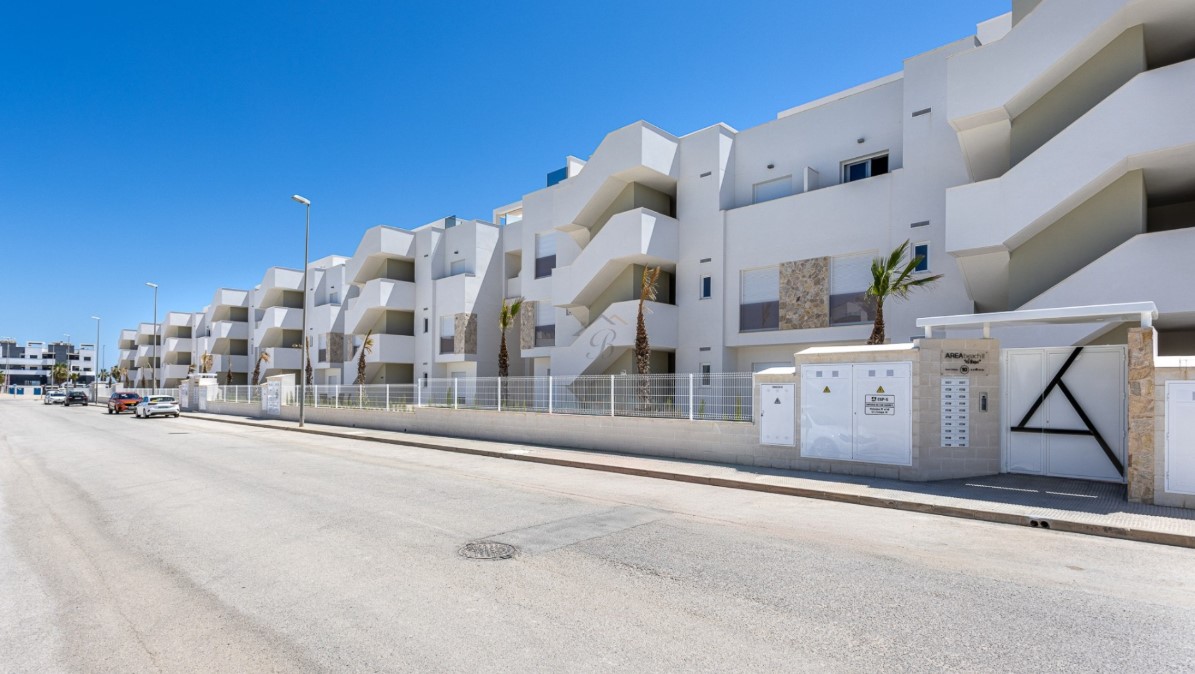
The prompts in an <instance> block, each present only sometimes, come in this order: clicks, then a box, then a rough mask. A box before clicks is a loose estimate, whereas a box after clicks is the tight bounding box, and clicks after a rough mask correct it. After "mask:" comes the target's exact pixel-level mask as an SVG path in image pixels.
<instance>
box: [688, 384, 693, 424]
mask: <svg viewBox="0 0 1195 674" xmlns="http://www.w3.org/2000/svg"><path fill="white" fill-rule="evenodd" d="M692 420H693V373H692V372H690V373H689V421H692Z"/></svg>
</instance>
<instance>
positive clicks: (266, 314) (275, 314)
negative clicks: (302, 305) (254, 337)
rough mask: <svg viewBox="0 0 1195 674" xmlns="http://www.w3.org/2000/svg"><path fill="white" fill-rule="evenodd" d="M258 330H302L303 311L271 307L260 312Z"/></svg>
mask: <svg viewBox="0 0 1195 674" xmlns="http://www.w3.org/2000/svg"><path fill="white" fill-rule="evenodd" d="M258 314H259V316H260V318H258V320H257V330H258V331H259V332H260V331H263V330H302V329H303V310H302V309H298V308H294V307H270V308H269V309H265V310H259V312H258Z"/></svg>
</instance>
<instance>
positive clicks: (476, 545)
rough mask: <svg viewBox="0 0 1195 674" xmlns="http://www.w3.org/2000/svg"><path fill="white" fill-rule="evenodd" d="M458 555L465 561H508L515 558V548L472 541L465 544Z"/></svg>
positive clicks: (492, 542) (489, 542)
mask: <svg viewBox="0 0 1195 674" xmlns="http://www.w3.org/2000/svg"><path fill="white" fill-rule="evenodd" d="M460 555H461V557H465V558H467V559H510V558H511V557H514V556H515V546H513V545H507V544H506V543H496V542H494V541H473V542H471V543H465V545H464V546H463V547H462V548H461V549H460Z"/></svg>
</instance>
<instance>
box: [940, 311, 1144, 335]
mask: <svg viewBox="0 0 1195 674" xmlns="http://www.w3.org/2000/svg"><path fill="white" fill-rule="evenodd" d="M1157 317H1158V307H1157V305H1155V304H1154V303H1153V302H1123V303H1120V304H1093V305H1091V306H1085V307H1057V308H1053V309H1018V310H1016V311H996V312H993V313H990V314H961V315H958V316H933V317H929V318H918V319H917V327H919V328H925V337H926V338H927V339H929V338H932V337H933V336H934V328H980V327H982V328H983V336H984V339H987V338H989V337H991V336H992V335H991V327H992V326H993V325H1041V324H1043V323H1054V324H1062V323H1124V322H1127V321H1137V320H1139V321H1141V327H1143V328H1148V327H1151V326H1152V325H1153V321H1154V319H1155V318H1157Z"/></svg>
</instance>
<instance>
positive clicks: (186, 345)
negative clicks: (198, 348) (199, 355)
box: [162, 337, 194, 354]
mask: <svg viewBox="0 0 1195 674" xmlns="http://www.w3.org/2000/svg"><path fill="white" fill-rule="evenodd" d="M193 346H194V340H192V339H191V338H190V337H167V338H166V339H165V340H163V341H162V347H163V349H162V351H163V353H170V354H172V353H188V354H189V353H191V351H192V349H193Z"/></svg>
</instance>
